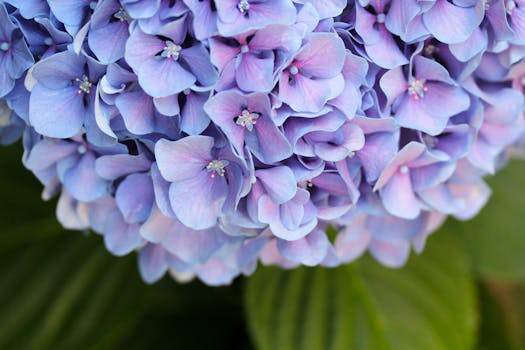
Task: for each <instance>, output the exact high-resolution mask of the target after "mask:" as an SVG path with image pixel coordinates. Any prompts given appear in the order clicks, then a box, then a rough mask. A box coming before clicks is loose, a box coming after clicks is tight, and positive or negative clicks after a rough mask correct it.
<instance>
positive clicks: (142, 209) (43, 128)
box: [0, 0, 525, 285]
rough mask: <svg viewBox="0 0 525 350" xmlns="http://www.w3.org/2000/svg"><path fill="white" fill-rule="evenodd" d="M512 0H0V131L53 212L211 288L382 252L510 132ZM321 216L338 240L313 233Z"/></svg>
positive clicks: (519, 76) (499, 159)
mask: <svg viewBox="0 0 525 350" xmlns="http://www.w3.org/2000/svg"><path fill="white" fill-rule="evenodd" d="M524 16H525V1H524V0H508V1H507V0H492V1H475V0H453V1H449V0H429V1H419V0H353V1H343V0H258V1H254V0H227V1H226V0H225V1H214V0H202V1H201V0H199V1H197V0H182V1H181V0H177V1H168V0H151V1H142V0H104V1H89V0H72V1H65V0H53V1H44V0H27V1H26V0H24V1H18V0H5V1H3V2H1V1H0V144H6V143H12V142H15V141H16V140H17V139H18V138H19V137H20V135H21V134H22V133H23V145H24V150H25V152H24V157H23V163H24V165H25V166H26V167H27V168H28V169H30V170H31V171H32V172H33V173H34V174H35V176H36V177H37V178H38V179H39V180H40V181H41V182H42V184H43V185H44V191H43V198H44V199H50V198H52V197H53V196H58V197H59V199H58V205H57V217H58V220H59V221H60V222H61V223H62V225H63V226H64V227H67V228H71V229H81V230H86V229H92V230H93V231H94V232H96V233H98V234H100V235H102V236H103V240H104V244H105V245H106V248H107V249H108V250H109V251H110V252H111V253H113V254H115V255H118V256H120V255H125V254H128V253H130V252H132V251H138V261H139V270H140V273H141V275H142V276H143V278H144V280H145V281H146V282H147V283H152V282H155V281H156V280H158V279H160V278H161V277H162V276H163V275H164V274H165V273H167V272H169V274H170V275H171V276H173V277H174V278H175V279H177V280H178V281H181V282H185V281H188V280H190V279H192V278H194V277H197V278H199V279H201V280H202V281H204V282H205V283H207V284H210V285H221V284H227V283H230V282H231V281H232V279H234V278H235V277H236V276H238V275H240V274H245V275H249V274H251V273H252V272H253V271H254V270H255V269H256V267H257V264H258V263H262V264H277V265H280V266H282V267H285V268H292V267H296V266H300V265H307V266H315V265H321V266H326V267H332V266H337V265H339V264H344V263H348V262H350V261H353V260H355V259H357V258H358V257H359V256H361V255H362V254H364V253H365V252H367V251H368V252H370V254H371V255H372V256H374V257H375V258H376V259H377V260H378V261H380V262H381V263H382V264H384V265H387V266H391V267H398V266H402V265H403V264H404V263H405V262H406V260H407V259H408V257H409V256H410V252H411V250H412V249H414V250H415V251H416V252H420V251H421V250H422V249H423V248H424V245H425V241H426V238H427V237H428V235H429V234H431V233H432V232H433V231H434V230H436V229H437V228H438V227H439V226H440V225H441V223H442V222H443V221H444V220H445V219H446V218H447V216H449V215H451V216H454V217H456V218H458V219H461V220H466V219H469V218H471V217H473V216H475V215H476V214H477V212H478V211H479V210H480V209H481V208H482V207H483V206H484V205H485V203H486V202H487V200H488V198H489V196H490V189H489V187H488V186H487V185H486V184H485V182H484V180H483V178H484V176H486V175H488V174H492V173H494V172H496V171H497V170H498V169H499V168H501V167H502V166H503V165H504V164H505V161H506V159H507V158H508V156H509V154H510V150H512V149H513V148H514V147H517V146H519V145H523V140H524V134H525V113H524V108H525V99H524V97H523V91H524V86H525V59H524V58H525V30H524V28H525V27H524V26H523V23H525V22H524V19H525V17H524ZM329 227H333V228H335V229H336V230H337V231H338V234H337V235H336V237H328V235H327V233H326V231H327V229H328V228H329Z"/></svg>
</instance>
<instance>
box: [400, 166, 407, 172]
mask: <svg viewBox="0 0 525 350" xmlns="http://www.w3.org/2000/svg"><path fill="white" fill-rule="evenodd" d="M399 171H400V172H401V174H406V173H408V167H407V166H406V165H402V166H401V167H400V168H399Z"/></svg>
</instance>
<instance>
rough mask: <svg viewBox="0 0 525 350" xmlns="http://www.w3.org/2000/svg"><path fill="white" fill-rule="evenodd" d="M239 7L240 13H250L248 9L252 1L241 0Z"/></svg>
mask: <svg viewBox="0 0 525 350" xmlns="http://www.w3.org/2000/svg"><path fill="white" fill-rule="evenodd" d="M237 9H238V10H239V12H240V13H243V14H245V13H248V10H249V9H250V3H249V2H248V0H241V1H239V3H238V4H237Z"/></svg>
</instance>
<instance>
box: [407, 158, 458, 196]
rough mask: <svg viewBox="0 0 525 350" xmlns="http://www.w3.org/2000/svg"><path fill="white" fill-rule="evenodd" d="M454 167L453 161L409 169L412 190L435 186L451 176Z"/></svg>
mask: <svg viewBox="0 0 525 350" xmlns="http://www.w3.org/2000/svg"><path fill="white" fill-rule="evenodd" d="M455 169H456V163H455V162H437V163H434V164H429V165H426V166H421V167H417V168H413V169H412V170H411V171H410V178H411V179H412V188H413V189H414V191H419V190H421V189H425V188H430V187H436V186H438V185H439V184H442V183H444V182H445V181H447V180H448V179H449V178H450V177H451V176H452V174H453V173H454V170H455Z"/></svg>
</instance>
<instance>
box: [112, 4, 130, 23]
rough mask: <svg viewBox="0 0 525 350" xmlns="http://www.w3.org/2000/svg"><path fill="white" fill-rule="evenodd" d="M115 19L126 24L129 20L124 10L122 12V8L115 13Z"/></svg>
mask: <svg viewBox="0 0 525 350" xmlns="http://www.w3.org/2000/svg"><path fill="white" fill-rule="evenodd" d="M113 17H115V18H116V19H118V20H119V21H121V22H128V21H129V20H130V19H131V18H130V17H129V14H128V12H127V11H126V10H124V9H123V8H122V7H121V8H120V9H119V10H118V11H117V12H115V14H114V15H113Z"/></svg>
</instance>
